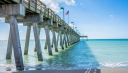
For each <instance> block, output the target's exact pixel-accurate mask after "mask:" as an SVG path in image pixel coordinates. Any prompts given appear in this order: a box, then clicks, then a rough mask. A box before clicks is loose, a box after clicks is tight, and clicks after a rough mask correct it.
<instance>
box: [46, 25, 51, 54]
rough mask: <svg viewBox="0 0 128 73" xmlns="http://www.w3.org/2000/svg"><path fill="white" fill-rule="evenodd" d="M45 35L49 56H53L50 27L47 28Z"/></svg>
mask: <svg viewBox="0 0 128 73" xmlns="http://www.w3.org/2000/svg"><path fill="white" fill-rule="evenodd" d="M45 34H46V44H47V47H48V52H49V55H52V49H51V42H50V34H49V28H48V26H45Z"/></svg>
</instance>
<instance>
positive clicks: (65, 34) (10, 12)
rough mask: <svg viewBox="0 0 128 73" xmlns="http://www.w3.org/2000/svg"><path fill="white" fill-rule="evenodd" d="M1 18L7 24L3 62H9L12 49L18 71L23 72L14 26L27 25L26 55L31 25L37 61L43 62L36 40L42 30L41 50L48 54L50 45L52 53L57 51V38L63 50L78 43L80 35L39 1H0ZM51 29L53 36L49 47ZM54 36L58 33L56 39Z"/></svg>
mask: <svg viewBox="0 0 128 73" xmlns="http://www.w3.org/2000/svg"><path fill="white" fill-rule="evenodd" d="M0 17H5V23H9V24H10V32H9V38H8V46H7V54H6V59H11V55H12V50H13V51H14V58H15V65H16V68H17V70H23V69H24V64H23V59H22V51H21V45H20V38H19V30H18V24H17V23H23V25H24V26H27V32H26V40H25V48H24V55H27V54H28V47H29V39H30V31H31V26H33V33H34V38H35V51H36V52H37V56H38V60H39V61H43V56H42V51H41V43H40V38H39V36H40V30H41V28H44V29H45V34H46V42H45V48H44V49H48V52H49V55H52V54H53V53H52V49H51V48H52V47H53V45H54V48H55V51H56V52H58V41H59V39H60V44H61V48H62V50H63V49H64V46H65V47H68V46H69V45H72V44H74V43H77V42H79V41H80V35H79V34H78V33H77V32H76V31H74V30H73V29H72V28H71V27H70V26H69V25H68V24H67V23H66V22H65V21H63V20H61V18H60V17H59V16H58V15H57V14H55V13H54V11H53V10H51V9H50V8H47V7H46V5H45V4H44V3H42V2H41V1H40V0H0ZM50 30H51V31H52V36H53V39H52V44H51V41H50V34H49V31H50ZM55 33H58V35H57V39H56V34H55ZM12 47H13V49H12Z"/></svg>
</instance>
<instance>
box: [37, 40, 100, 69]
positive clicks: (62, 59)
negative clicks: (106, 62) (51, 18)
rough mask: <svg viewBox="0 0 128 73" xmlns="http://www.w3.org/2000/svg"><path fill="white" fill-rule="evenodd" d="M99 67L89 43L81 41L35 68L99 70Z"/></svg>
mask: <svg viewBox="0 0 128 73" xmlns="http://www.w3.org/2000/svg"><path fill="white" fill-rule="evenodd" d="M59 49H61V48H59ZM47 57H48V56H47ZM98 66H99V64H98V62H97V59H96V58H95V56H94V55H93V54H92V51H91V50H90V48H89V46H88V45H87V43H86V42H85V41H80V42H78V43H77V44H75V45H73V46H70V47H69V48H66V49H65V50H61V51H59V53H58V54H57V55H53V56H52V57H50V58H47V59H45V58H44V60H43V62H41V63H38V65H36V66H35V67H36V68H38V67H40V68H45V69H87V68H97V67H98Z"/></svg>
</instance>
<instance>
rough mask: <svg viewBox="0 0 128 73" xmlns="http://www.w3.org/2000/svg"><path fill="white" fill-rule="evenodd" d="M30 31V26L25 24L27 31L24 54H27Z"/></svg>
mask: <svg viewBox="0 0 128 73" xmlns="http://www.w3.org/2000/svg"><path fill="white" fill-rule="evenodd" d="M30 32H31V26H27V33H26V40H25V48H24V55H26V54H28V48H29V40H30Z"/></svg>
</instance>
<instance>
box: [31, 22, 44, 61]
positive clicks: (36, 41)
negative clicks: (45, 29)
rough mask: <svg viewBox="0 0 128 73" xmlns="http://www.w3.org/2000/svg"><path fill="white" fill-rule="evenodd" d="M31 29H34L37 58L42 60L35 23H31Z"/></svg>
mask: <svg viewBox="0 0 128 73" xmlns="http://www.w3.org/2000/svg"><path fill="white" fill-rule="evenodd" d="M33 31H34V37H35V44H36V50H37V55H38V60H39V61H42V60H43V57H42V50H41V45H40V38H39V30H38V25H37V23H33Z"/></svg>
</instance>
